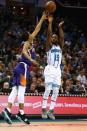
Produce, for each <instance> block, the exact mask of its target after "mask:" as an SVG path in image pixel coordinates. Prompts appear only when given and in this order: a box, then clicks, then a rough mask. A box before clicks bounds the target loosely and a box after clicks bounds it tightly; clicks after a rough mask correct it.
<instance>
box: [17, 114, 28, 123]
mask: <svg viewBox="0 0 87 131" xmlns="http://www.w3.org/2000/svg"><path fill="white" fill-rule="evenodd" d="M16 118H17V119H18V120H19V121H21V122H24V123H26V124H30V122H29V120H28V119H27V118H26V116H25V114H23V115H21V114H20V112H19V113H18V114H17V115H16Z"/></svg>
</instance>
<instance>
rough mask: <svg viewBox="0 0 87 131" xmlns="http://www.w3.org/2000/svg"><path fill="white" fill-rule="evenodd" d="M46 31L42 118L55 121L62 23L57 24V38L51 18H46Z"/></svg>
mask: <svg viewBox="0 0 87 131" xmlns="http://www.w3.org/2000/svg"><path fill="white" fill-rule="evenodd" d="M48 21H49V24H48V31H47V41H46V52H47V66H46V67H45V70H44V76H45V92H44V95H43V101H42V118H43V119H46V118H48V117H49V118H50V119H52V120H55V116H54V107H55V104H56V100H57V96H58V93H59V88H60V86H61V69H60V64H61V59H62V47H63V44H64V33H63V29H62V25H63V23H64V22H63V21H62V22H60V23H59V37H58V35H56V34H52V21H53V17H52V16H49V17H48ZM51 91H52V96H51V103H50V107H49V111H47V109H46V108H47V100H48V97H49V95H50V92H51Z"/></svg>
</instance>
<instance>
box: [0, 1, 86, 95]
mask: <svg viewBox="0 0 87 131" xmlns="http://www.w3.org/2000/svg"><path fill="white" fill-rule="evenodd" d="M47 1H48V0H0V92H1V94H2V93H3V94H5V93H9V92H10V91H11V88H12V76H13V72H12V70H13V68H14V67H15V65H16V64H17V62H18V59H19V58H20V53H21V46H22V42H23V39H22V34H23V32H24V31H30V32H32V31H33V30H34V28H35V26H36V24H37V23H38V20H39V19H40V17H41V15H42V12H43V11H44V5H45V3H46V2H47ZM55 2H56V4H57V10H56V12H55V13H54V14H53V15H54V21H53V31H54V32H58V28H57V27H58V23H59V22H60V21H61V20H64V22H65V23H64V26H63V29H64V33H65V36H64V37H65V38H64V42H65V44H64V50H63V60H62V64H61V69H62V86H61V88H60V94H67V95H74V94H75V95H76V94H77V95H85V96H86V94H87V19H86V18H87V0H55ZM54 25H55V28H54ZM46 30H47V22H44V23H43V26H42V29H41V31H40V33H39V34H38V36H37V37H36V38H35V40H34V45H35V51H36V59H37V60H38V61H39V63H40V64H41V67H40V69H39V70H38V69H37V68H36V67H34V66H31V68H30V76H29V78H28V82H27V89H26V93H41V94H43V92H44V89H45V87H44V76H43V71H44V67H45V65H46V52H45V41H46Z"/></svg>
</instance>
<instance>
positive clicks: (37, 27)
mask: <svg viewBox="0 0 87 131" xmlns="http://www.w3.org/2000/svg"><path fill="white" fill-rule="evenodd" d="M45 19H46V14H45V13H43V15H42V17H41V19H40V21H39V22H38V24H37V26H36V28H35V30H34V31H33V33H32V34H31V35H30V37H31V39H34V38H35V36H36V35H37V34H38V32H39V31H40V29H41V26H42V23H43V21H44V20H45Z"/></svg>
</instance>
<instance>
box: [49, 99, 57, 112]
mask: <svg viewBox="0 0 87 131" xmlns="http://www.w3.org/2000/svg"><path fill="white" fill-rule="evenodd" d="M55 103H56V102H55V101H51V104H50V110H54V107H55Z"/></svg>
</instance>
